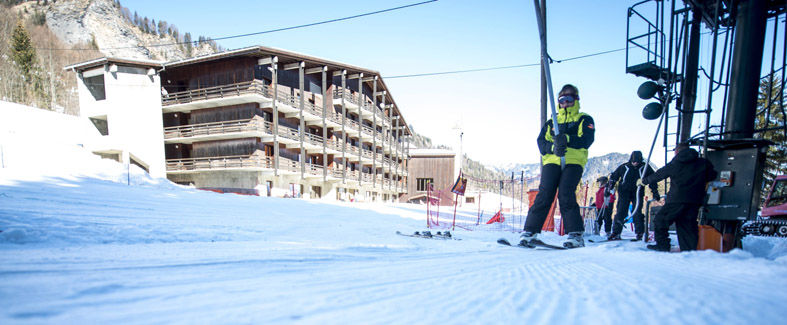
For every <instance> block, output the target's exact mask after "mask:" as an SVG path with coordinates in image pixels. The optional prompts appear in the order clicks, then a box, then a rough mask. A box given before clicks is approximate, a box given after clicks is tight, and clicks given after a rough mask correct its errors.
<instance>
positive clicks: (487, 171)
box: [410, 125, 656, 188]
mask: <svg viewBox="0 0 787 325" xmlns="http://www.w3.org/2000/svg"><path fill="white" fill-rule="evenodd" d="M410 128H411V129H412V130H415V129H414V128H413V127H412V125H411V126H410ZM413 133H414V135H413V138H412V139H411V140H410V145H412V146H414V147H417V148H423V149H449V150H450V149H451V147H448V146H445V145H435V144H433V143H432V139H430V138H429V137H426V136H424V135H422V134H419V133H418V132H415V131H413ZM629 156H630V154H625V153H619V152H612V153H608V154H606V155H603V156H598V157H591V158H589V159H588V162H587V164H585V171H584V173H583V175H582V183H585V182H588V183H591V184H593V183H594V182H595V181H596V179H598V178H599V177H600V176H602V175H606V176H608V175H609V174H612V172H614V171H615V169H616V168H618V166H620V165H621V164H623V163H625V162H627V161H628V159H629ZM463 166H464V170H463V171H464V173H465V174H467V175H472V176H474V177H477V178H483V179H499V180H505V179H511V173H513V174H514V178H516V179H518V178H519V177H520V176H521V175H522V173H524V177H525V180H526V181H527V184H528V187H529V188H536V187H538V184H539V183H540V182H541V163H532V164H505V165H497V166H494V165H491V166H490V165H484V164H483V163H481V162H478V161H475V160H472V159H470V157H468V156H467V155H464V157H463ZM653 168H654V169H656V166H653Z"/></svg>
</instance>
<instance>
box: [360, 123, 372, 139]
mask: <svg viewBox="0 0 787 325" xmlns="http://www.w3.org/2000/svg"><path fill="white" fill-rule="evenodd" d="M361 131H363V133H364V134H366V135H368V136H370V137H373V136H374V129H372V128H371V127H368V126H366V125H361Z"/></svg>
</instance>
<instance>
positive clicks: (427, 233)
mask: <svg viewBox="0 0 787 325" xmlns="http://www.w3.org/2000/svg"><path fill="white" fill-rule="evenodd" d="M396 234H397V235H399V236H405V237H416V238H427V239H454V236H453V235H451V232H450V231H444V232H439V231H438V232H437V233H435V234H432V232H431V231H428V230H427V231H421V232H418V231H416V232H415V233H413V234H412V235H408V234H403V233H402V232H401V231H397V232H396ZM457 240H459V239H457Z"/></svg>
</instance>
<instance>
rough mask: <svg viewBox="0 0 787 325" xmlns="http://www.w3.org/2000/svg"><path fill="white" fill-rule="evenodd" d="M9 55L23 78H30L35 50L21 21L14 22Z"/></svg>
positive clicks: (34, 63)
mask: <svg viewBox="0 0 787 325" xmlns="http://www.w3.org/2000/svg"><path fill="white" fill-rule="evenodd" d="M11 56H12V58H13V59H14V62H16V65H17V67H19V70H20V71H21V72H22V75H23V76H25V79H26V80H31V79H32V78H31V76H32V73H33V70H34V69H35V65H36V50H35V48H33V44H32V43H31V42H30V35H29V34H28V33H27V29H26V28H25V26H24V25H23V24H22V21H19V22H18V23H17V24H16V27H14V32H13V35H12V36H11Z"/></svg>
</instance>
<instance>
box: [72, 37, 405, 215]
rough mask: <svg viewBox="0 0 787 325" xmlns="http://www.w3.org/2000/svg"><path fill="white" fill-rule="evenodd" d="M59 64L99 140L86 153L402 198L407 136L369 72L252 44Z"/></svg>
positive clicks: (235, 186)
mask: <svg viewBox="0 0 787 325" xmlns="http://www.w3.org/2000/svg"><path fill="white" fill-rule="evenodd" d="M65 69H68V70H72V71H74V72H76V74H77V78H78V84H80V88H79V96H80V107H81V110H82V115H83V116H85V117H87V118H90V119H91V121H94V125H96V127H97V128H99V129H100V130H101V131H102V134H103V135H104V136H105V138H107V139H108V141H107V142H106V143H105V144H104V146H97V147H96V148H92V150H93V151H94V152H96V153H98V154H103V155H107V154H116V156H114V157H110V158H115V159H117V160H119V161H122V162H124V163H135V164H137V165H140V166H141V167H143V168H146V169H147V170H149V172H150V173H151V174H152V175H154V176H161V174H164V175H165V176H166V177H167V178H168V179H170V180H171V181H173V182H176V183H179V184H186V185H193V186H196V187H198V188H202V189H207V190H214V191H220V192H232V193H240V194H252V195H262V196H266V195H274V196H295V197H304V198H325V199H336V200H346V201H366V202H370V201H388V202H396V201H399V200H404V199H405V194H406V193H407V176H408V171H407V156H408V155H407V151H408V150H407V148H408V142H409V141H408V139H409V137H410V136H411V135H412V132H411V130H410V129H409V127H408V126H407V123H406V121H405V120H404V118H403V117H402V115H401V112H400V110H399V108H398V106H397V105H396V102H395V101H394V99H393V97H392V96H391V93H390V91H389V90H388V88H387V87H386V85H385V82H384V81H383V79H382V77H381V76H380V74H379V72H376V71H373V70H369V69H364V68H360V67H356V66H352V65H348V64H344V63H339V62H334V61H330V60H325V59H321V58H316V57H311V56H307V55H303V54H299V53H294V52H289V51H284V50H280V49H273V48H267V47H263V46H254V47H248V48H244V49H239V50H233V51H227V52H222V53H217V54H213V55H208V56H203V57H197V58H192V59H187V60H180V61H173V62H164V63H157V62H152V61H138V60H123V59H115V58H102V59H98V60H93V61H88V62H84V63H79V64H75V65H71V66H68V67H66V68H65ZM102 92H103V93H102ZM153 98H155V100H153ZM153 112H155V113H156V114H153ZM154 115H155V116H154Z"/></svg>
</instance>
